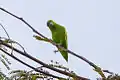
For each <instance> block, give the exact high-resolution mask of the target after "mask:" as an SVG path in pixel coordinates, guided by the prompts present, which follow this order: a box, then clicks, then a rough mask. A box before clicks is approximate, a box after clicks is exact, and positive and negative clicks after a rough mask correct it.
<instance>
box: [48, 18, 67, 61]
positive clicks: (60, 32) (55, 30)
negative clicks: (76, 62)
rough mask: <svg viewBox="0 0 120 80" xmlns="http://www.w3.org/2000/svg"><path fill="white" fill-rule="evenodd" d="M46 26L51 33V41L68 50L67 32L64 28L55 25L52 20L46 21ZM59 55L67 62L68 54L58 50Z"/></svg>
mask: <svg viewBox="0 0 120 80" xmlns="http://www.w3.org/2000/svg"><path fill="white" fill-rule="evenodd" d="M47 26H48V27H49V29H50V31H51V33H52V39H53V41H54V42H56V43H58V44H60V45H61V46H62V47H64V48H65V49H67V48H68V44H67V32H66V30H65V28H64V27H63V26H61V25H59V24H57V23H55V22H54V21H53V20H48V22H47ZM59 51H60V53H61V54H62V56H63V57H64V59H65V60H66V61H68V53H67V52H66V51H62V50H60V49H59Z"/></svg>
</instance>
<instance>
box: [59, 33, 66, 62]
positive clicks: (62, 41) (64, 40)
mask: <svg viewBox="0 0 120 80" xmlns="http://www.w3.org/2000/svg"><path fill="white" fill-rule="evenodd" d="M63 35H64V39H62V40H61V42H60V43H61V44H62V46H63V47H64V48H65V49H67V47H68V43H67V32H66V31H65V32H64V34H63ZM60 52H61V54H62V56H63V57H64V59H65V60H66V61H68V53H67V52H66V51H60Z"/></svg>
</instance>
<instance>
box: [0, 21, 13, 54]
mask: <svg viewBox="0 0 120 80" xmlns="http://www.w3.org/2000/svg"><path fill="white" fill-rule="evenodd" d="M0 26H1V27H2V28H3V30H4V31H5V33H6V35H7V37H8V40H10V36H9V34H8V32H7V30H6V29H5V27H4V26H3V25H2V24H1V23H0ZM11 46H12V43H11ZM12 53H13V49H12V51H11V54H12Z"/></svg>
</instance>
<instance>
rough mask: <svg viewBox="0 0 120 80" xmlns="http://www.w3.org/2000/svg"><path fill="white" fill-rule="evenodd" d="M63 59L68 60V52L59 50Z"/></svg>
mask: <svg viewBox="0 0 120 80" xmlns="http://www.w3.org/2000/svg"><path fill="white" fill-rule="evenodd" d="M60 53H61V54H62V56H63V57H64V59H65V60H66V61H67V62H68V53H67V52H66V51H60Z"/></svg>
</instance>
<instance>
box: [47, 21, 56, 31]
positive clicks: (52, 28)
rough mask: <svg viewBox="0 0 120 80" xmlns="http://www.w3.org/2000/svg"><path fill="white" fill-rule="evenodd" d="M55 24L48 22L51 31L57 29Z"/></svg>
mask: <svg viewBox="0 0 120 80" xmlns="http://www.w3.org/2000/svg"><path fill="white" fill-rule="evenodd" d="M55 24H56V23H55V22H54V21H53V20H48V21H47V26H48V27H49V28H50V30H54V29H55Z"/></svg>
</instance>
